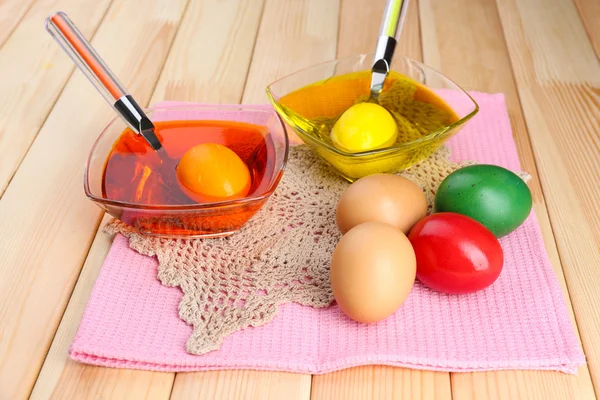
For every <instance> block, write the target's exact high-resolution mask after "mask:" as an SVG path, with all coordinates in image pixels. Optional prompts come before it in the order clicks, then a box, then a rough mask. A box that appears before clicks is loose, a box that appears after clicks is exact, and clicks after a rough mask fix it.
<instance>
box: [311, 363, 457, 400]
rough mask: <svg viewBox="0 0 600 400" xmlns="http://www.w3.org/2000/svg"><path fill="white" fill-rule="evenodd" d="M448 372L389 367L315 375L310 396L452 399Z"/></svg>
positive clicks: (355, 369)
mask: <svg viewBox="0 0 600 400" xmlns="http://www.w3.org/2000/svg"><path fill="white" fill-rule="evenodd" d="M451 398H452V396H451V390H450V379H449V374H448V373H439V372H431V371H419V370H414V369H406V368H395V367H387V366H368V367H359V368H349V369H345V370H341V371H337V372H333V373H330V374H325V375H315V376H313V386H312V395H311V399H313V400H320V399H340V400H341V399H344V400H345V399H364V400H367V399H411V400H413V399H414V400H418V399H439V400H445V399H451Z"/></svg>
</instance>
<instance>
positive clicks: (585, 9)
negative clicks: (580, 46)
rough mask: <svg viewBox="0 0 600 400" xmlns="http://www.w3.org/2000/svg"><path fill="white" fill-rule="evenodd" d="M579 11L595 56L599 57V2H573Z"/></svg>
mask: <svg viewBox="0 0 600 400" xmlns="http://www.w3.org/2000/svg"><path fill="white" fill-rule="evenodd" d="M574 2H575V5H576V6H577V8H578V9H579V15H580V17H581V19H582V21H583V24H584V26H585V29H586V31H587V33H588V36H589V37H590V41H591V42H592V46H594V50H596V55H597V56H598V57H600V24H598V21H600V1H597V0H574Z"/></svg>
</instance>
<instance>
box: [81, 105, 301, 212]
mask: <svg viewBox="0 0 600 400" xmlns="http://www.w3.org/2000/svg"><path fill="white" fill-rule="evenodd" d="M142 110H143V111H144V113H146V114H151V113H152V112H155V111H172V110H178V111H185V110H190V111H194V110H195V111H198V110H216V111H224V112H227V111H229V112H231V111H235V110H247V111H254V112H264V113H270V114H273V115H275V116H276V117H277V121H279V125H280V126H281V128H282V132H283V143H284V149H283V160H282V161H281V163H280V165H279V166H278V165H275V168H277V169H278V170H279V171H278V172H276V173H275V172H274V173H273V177H274V178H272V181H271V183H270V185H269V186H268V187H267V188H266V189H265V190H264V191H263V192H261V193H260V194H256V195H253V196H249V197H244V198H241V199H232V200H224V201H218V202H211V203H197V204H173V205H166V204H136V203H131V202H127V201H120V200H111V199H107V198H104V197H99V196H97V195H94V194H93V193H92V191H91V189H90V182H89V179H88V178H89V168H90V164H91V161H92V156H93V155H94V152H95V150H96V147H97V146H98V144H99V143H100V140H101V139H102V137H103V135H104V134H105V133H106V132H107V130H108V129H109V127H110V126H111V125H112V124H113V123H115V122H116V121H118V120H120V119H121V117H120V116H118V115H116V116H114V117H113V118H111V119H110V121H109V122H108V123H107V124H106V125H105V126H104V128H102V130H101V131H100V134H99V135H98V137H97V138H96V140H95V141H94V144H93V145H92V147H91V149H90V152H89V154H88V156H87V159H86V162H85V167H84V174H83V187H84V192H85V195H86V196H87V197H88V198H89V199H90V200H92V201H94V202H96V203H99V204H102V205H106V206H113V207H119V208H122V209H130V210H140V211H143V210H148V211H182V212H184V211H201V210H211V209H216V208H219V209H223V208H234V207H239V206H243V205H247V204H253V203H256V202H258V201H261V200H264V199H266V198H268V197H270V196H271V194H273V192H274V191H275V189H276V188H277V186H278V185H279V182H280V181H281V178H282V176H283V173H284V172H285V168H286V167H287V163H288V157H289V149H290V145H289V137H288V132H287V128H286V124H285V123H284V121H283V119H282V118H281V116H280V115H279V114H278V113H277V112H276V111H275V110H274V109H273V108H272V107H265V106H264V105H258V104H248V105H246V104H193V103H190V104H185V105H183V104H169V103H168V102H167V104H165V105H163V106H161V107H148V108H142ZM107 157H108V156H107Z"/></svg>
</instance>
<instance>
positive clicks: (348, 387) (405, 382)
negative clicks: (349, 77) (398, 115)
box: [312, 0, 451, 399]
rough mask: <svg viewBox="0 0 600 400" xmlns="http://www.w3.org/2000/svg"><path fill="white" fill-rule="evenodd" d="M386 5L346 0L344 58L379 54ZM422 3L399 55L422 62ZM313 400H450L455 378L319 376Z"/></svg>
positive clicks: (390, 373)
mask: <svg viewBox="0 0 600 400" xmlns="http://www.w3.org/2000/svg"><path fill="white" fill-rule="evenodd" d="M385 3H386V1H385V0H378V1H375V2H373V1H369V0H343V1H342V7H341V17H340V36H339V42H338V57H343V56H346V55H351V54H358V53H369V52H372V51H373V48H374V47H375V45H376V43H377V37H378V35H379V24H380V19H381V15H382V14H383V9H384V7H385ZM418 8H419V6H418V2H417V1H411V3H410V4H409V9H408V10H407V15H406V21H405V24H404V28H403V30H402V33H401V36H400V38H399V43H398V47H397V49H398V54H402V55H405V56H408V57H411V58H413V59H416V60H421V58H422V54H421V33H420V24H419V15H418ZM312 387H313V390H312V398H313V399H367V398H371V396H372V397H373V398H394V399H449V398H450V397H451V392H450V374H448V373H446V372H423V371H418V370H411V369H407V368H396V367H388V366H371V365H368V366H363V367H356V368H349V369H345V370H342V371H337V372H334V373H331V374H324V375H315V376H314V377H313V383H312Z"/></svg>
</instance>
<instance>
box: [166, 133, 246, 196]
mask: <svg viewBox="0 0 600 400" xmlns="http://www.w3.org/2000/svg"><path fill="white" fill-rule="evenodd" d="M177 181H178V182H179V186H180V187H181V190H182V191H183V192H184V193H185V194H186V195H188V196H189V197H190V198H192V199H194V200H195V201H197V202H200V203H206V202H218V201H224V200H232V199H239V198H243V197H245V196H246V195H247V194H248V192H249V191H250V186H251V184H252V179H251V176H250V171H249V169H248V166H247V165H246V164H245V163H244V161H242V159H241V158H240V157H239V156H238V155H237V154H236V153H235V152H234V151H233V150H231V149H229V148H228V147H226V146H223V145H220V144H216V143H202V144H199V145H197V146H194V147H192V148H191V149H189V150H188V151H187V152H186V153H185V154H184V155H183V157H182V158H181V160H180V161H179V164H178V165H177Z"/></svg>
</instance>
